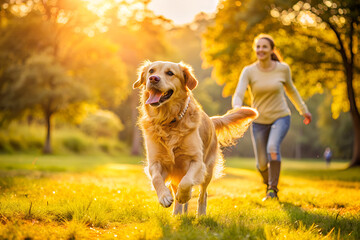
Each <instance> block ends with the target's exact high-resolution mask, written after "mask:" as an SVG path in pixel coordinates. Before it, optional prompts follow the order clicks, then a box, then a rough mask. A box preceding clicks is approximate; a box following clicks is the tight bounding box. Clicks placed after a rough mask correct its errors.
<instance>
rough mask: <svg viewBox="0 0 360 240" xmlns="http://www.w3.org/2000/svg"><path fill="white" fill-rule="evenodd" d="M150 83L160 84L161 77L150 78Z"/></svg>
mask: <svg viewBox="0 0 360 240" xmlns="http://www.w3.org/2000/svg"><path fill="white" fill-rule="evenodd" d="M149 80H150V83H152V84H155V83H158V82H159V81H160V77H159V76H156V75H152V76H150V77H149Z"/></svg>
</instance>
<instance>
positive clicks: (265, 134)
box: [232, 34, 311, 200]
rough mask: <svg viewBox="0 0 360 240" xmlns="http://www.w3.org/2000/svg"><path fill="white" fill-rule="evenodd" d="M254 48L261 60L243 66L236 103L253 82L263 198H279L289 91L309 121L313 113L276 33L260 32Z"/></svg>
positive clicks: (255, 136)
mask: <svg viewBox="0 0 360 240" xmlns="http://www.w3.org/2000/svg"><path fill="white" fill-rule="evenodd" d="M254 50H255V52H256V57H257V60H258V61H256V62H255V63H253V64H251V65H248V66H246V67H245V68H244V69H243V71H242V73H241V75H240V79H239V83H238V85H237V88H236V91H235V94H234V96H233V99H232V104H233V107H234V108H237V107H241V106H242V104H243V99H244V94H245V92H246V89H247V87H248V86H249V89H250V93H251V101H252V107H254V108H256V109H257V110H258V112H259V117H258V119H256V120H255V121H254V123H253V124H252V127H251V137H252V142H253V146H254V152H255V158H256V163H257V164H256V165H257V169H258V170H259V172H260V173H261V176H262V178H263V182H264V183H265V184H266V185H267V188H266V189H267V190H266V191H267V192H266V197H265V198H264V199H263V200H267V199H278V188H277V185H278V182H279V175H280V166H281V156H280V144H281V142H282V140H283V139H284V137H285V135H286V133H287V131H288V130H289V126H290V109H289V107H288V106H287V103H286V99H285V93H286V95H287V96H288V97H289V99H290V100H291V102H292V103H293V104H294V106H295V107H296V109H297V110H298V111H299V113H300V114H301V115H302V116H303V117H304V118H305V119H304V123H305V124H309V123H310V122H311V114H310V112H309V111H308V109H307V107H306V105H305V103H304V102H303V100H302V99H301V97H300V95H299V93H298V91H297V90H296V88H295V86H294V84H293V82H292V79H291V71H290V68H289V66H288V65H287V64H286V63H283V62H281V60H280V55H279V54H278V52H277V51H276V50H275V44H274V40H273V39H272V37H271V36H269V35H265V34H260V35H259V36H258V37H256V38H255V40H254Z"/></svg>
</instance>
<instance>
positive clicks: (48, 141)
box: [43, 113, 52, 154]
mask: <svg viewBox="0 0 360 240" xmlns="http://www.w3.org/2000/svg"><path fill="white" fill-rule="evenodd" d="M51 115H52V114H51V113H46V114H45V120H46V127H47V133H46V140H45V145H44V149H43V153H45V154H49V153H52V148H51Z"/></svg>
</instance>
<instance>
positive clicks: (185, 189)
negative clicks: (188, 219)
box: [176, 161, 206, 204]
mask: <svg viewBox="0 0 360 240" xmlns="http://www.w3.org/2000/svg"><path fill="white" fill-rule="evenodd" d="M205 173H206V168H205V164H204V163H203V162H201V161H191V162H190V166H189V170H188V171H187V173H186V174H185V176H184V177H183V178H182V179H181V181H180V183H179V186H178V190H177V193H176V200H177V201H178V202H179V203H181V204H184V203H186V202H188V201H189V200H190V198H191V190H192V187H193V186H194V185H197V184H200V183H202V182H203V181H204V177H205Z"/></svg>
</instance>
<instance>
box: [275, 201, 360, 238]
mask: <svg viewBox="0 0 360 240" xmlns="http://www.w3.org/2000/svg"><path fill="white" fill-rule="evenodd" d="M281 205H282V208H283V209H284V210H285V211H286V213H287V214H288V216H289V217H290V219H291V222H292V223H293V225H294V228H298V227H299V226H300V225H304V226H306V228H308V229H309V228H311V226H313V225H314V224H315V225H317V226H318V227H319V228H320V229H321V233H322V234H323V235H324V236H325V235H327V234H328V233H330V232H331V231H333V232H335V233H336V234H338V232H340V238H341V239H344V238H345V239H346V238H349V239H360V215H359V214H342V210H343V208H339V209H337V211H333V212H330V211H326V212H325V211H322V209H321V208H319V209H318V212H319V213H315V212H316V211H317V210H316V209H315V210H313V211H308V210H306V209H304V208H302V207H300V206H295V205H294V204H293V203H290V202H282V203H281Z"/></svg>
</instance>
